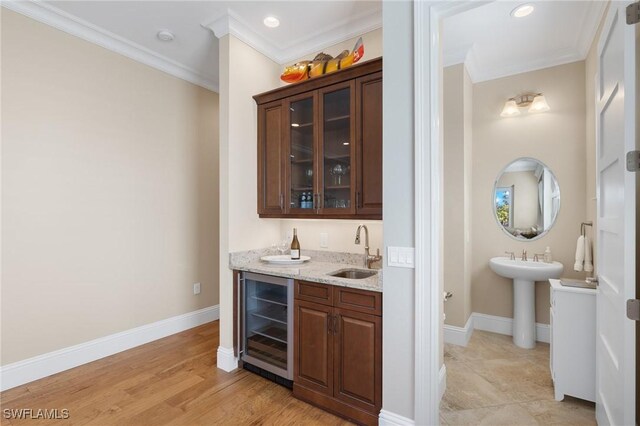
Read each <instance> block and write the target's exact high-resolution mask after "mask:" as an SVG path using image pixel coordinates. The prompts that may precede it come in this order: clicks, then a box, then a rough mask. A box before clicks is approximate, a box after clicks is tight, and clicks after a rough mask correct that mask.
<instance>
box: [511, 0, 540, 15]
mask: <svg viewBox="0 0 640 426" xmlns="http://www.w3.org/2000/svg"><path fill="white" fill-rule="evenodd" d="M534 9H535V8H534V7H533V5H532V4H529V3H525V4H521V5H520V6H518V7H516V8H515V9H513V10H512V11H511V16H513V17H514V18H524V17H525V16H529V15H531V14H532V13H533V10H534Z"/></svg>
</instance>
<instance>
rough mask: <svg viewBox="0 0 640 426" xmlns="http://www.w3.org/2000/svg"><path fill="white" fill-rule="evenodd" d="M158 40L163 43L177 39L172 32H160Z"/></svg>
mask: <svg viewBox="0 0 640 426" xmlns="http://www.w3.org/2000/svg"><path fill="white" fill-rule="evenodd" d="M158 38H159V39H160V40H162V41H173V39H174V38H175V37H174V35H173V33H172V32H171V31H169V30H161V31H158Z"/></svg>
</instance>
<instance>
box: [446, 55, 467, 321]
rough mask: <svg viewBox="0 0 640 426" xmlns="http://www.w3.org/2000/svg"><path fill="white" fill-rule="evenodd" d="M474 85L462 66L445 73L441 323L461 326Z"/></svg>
mask: <svg viewBox="0 0 640 426" xmlns="http://www.w3.org/2000/svg"><path fill="white" fill-rule="evenodd" d="M472 91H473V86H472V84H471V79H470V78H469V74H468V72H467V70H466V69H465V67H464V65H462V64H459V65H454V66H451V67H447V68H445V69H444V76H443V92H444V97H443V140H444V153H443V156H444V158H443V161H444V177H443V189H444V194H445V196H444V219H443V220H444V235H443V240H444V241H443V247H444V255H443V269H444V270H443V274H444V291H449V292H451V293H453V298H451V299H449V301H447V303H445V304H444V312H445V315H446V319H445V323H446V324H450V325H455V326H458V327H463V326H464V325H465V324H466V322H467V320H468V319H469V316H470V315H471V273H470V269H471V214H470V210H471V170H472V165H471V153H472V148H471V142H472V135H471V132H472V110H471V107H472V105H471V103H472Z"/></svg>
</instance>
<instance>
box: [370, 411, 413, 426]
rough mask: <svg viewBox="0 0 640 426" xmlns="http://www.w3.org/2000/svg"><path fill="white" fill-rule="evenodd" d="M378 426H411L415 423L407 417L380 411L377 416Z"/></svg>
mask: <svg viewBox="0 0 640 426" xmlns="http://www.w3.org/2000/svg"><path fill="white" fill-rule="evenodd" d="M378 424H379V425H380V426H412V425H415V422H414V421H413V420H411V419H409V418H407V417H404V416H401V415H399V414H395V413H392V412H391V411H387V410H384V409H382V410H380V415H379V416H378Z"/></svg>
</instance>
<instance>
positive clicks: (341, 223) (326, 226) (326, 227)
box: [280, 28, 384, 253]
mask: <svg viewBox="0 0 640 426" xmlns="http://www.w3.org/2000/svg"><path fill="white" fill-rule="evenodd" d="M357 40H358V37H355V38H353V39H350V40H347V41H344V42H342V43H339V44H336V45H333V46H329V47H327V48H324V49H322V51H323V52H325V53H328V54H330V55H333V56H335V55H338V54H340V52H342V51H343V50H349V51H351V50H352V49H353V46H354V45H355V44H356V41H357ZM362 42H363V43H364V57H363V58H362V59H361V60H360V61H361V62H362V61H368V60H370V59H374V58H377V57H380V56H382V28H379V29H377V30H374V31H370V32H368V33H365V34H363V35H362ZM313 56H315V53H313V54H309V55H306V56H304V57H302V58H298V59H296V60H295V61H292V62H291V63H295V62H299V61H302V60H307V59H312V58H313ZM280 84H281V85H286V83H283V82H281V83H280ZM280 223H281V229H280V234H281V235H282V236H285V235H290V234H291V233H292V229H293V228H297V229H298V238H299V239H300V245H301V246H302V248H303V249H310V250H330V251H342V252H349V253H362V252H363V250H364V248H363V246H362V245H360V246H358V245H355V244H354V243H353V241H354V239H355V234H356V229H357V227H358V225H359V224H360V223H365V224H366V225H367V228H369V239H370V246H371V252H372V253H375V250H376V249H377V248H380V252H381V253H382V252H384V250H383V247H382V221H358V220H334V219H331V220H320V219H318V220H309V219H305V220H283V221H281V222H280ZM321 232H325V233H327V234H328V235H329V247H327V248H322V247H320V233H321Z"/></svg>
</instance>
